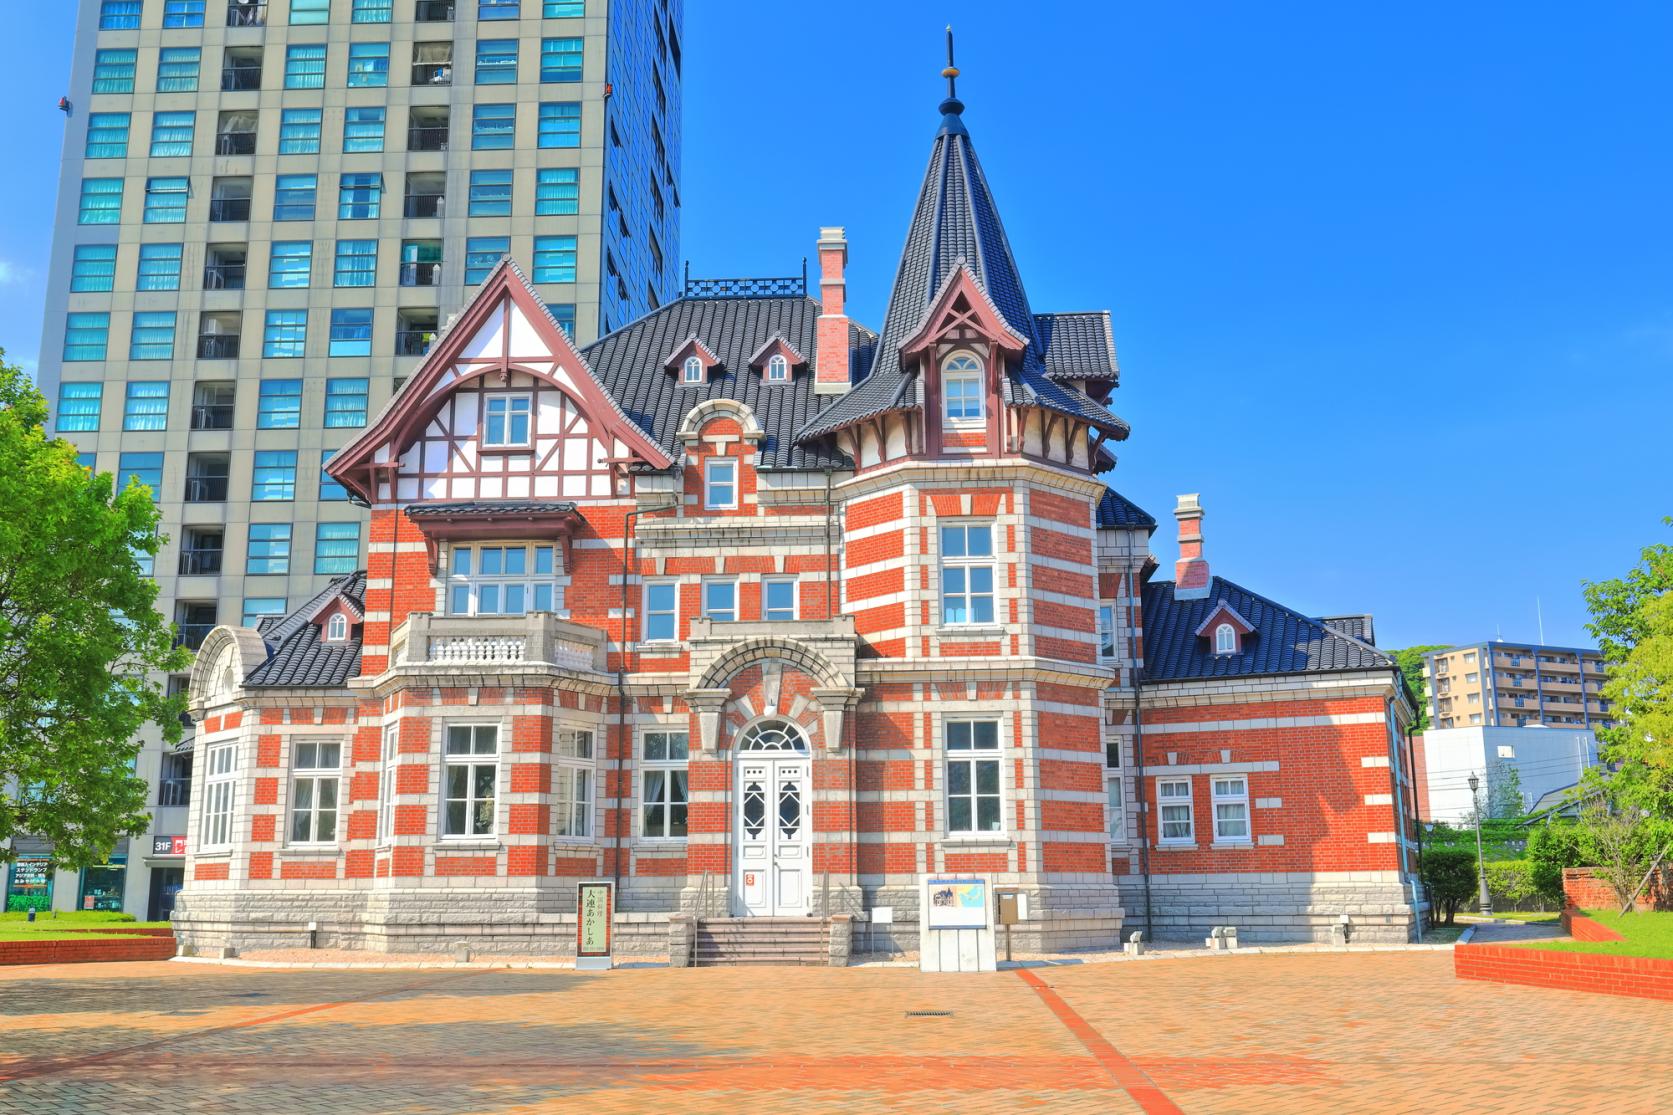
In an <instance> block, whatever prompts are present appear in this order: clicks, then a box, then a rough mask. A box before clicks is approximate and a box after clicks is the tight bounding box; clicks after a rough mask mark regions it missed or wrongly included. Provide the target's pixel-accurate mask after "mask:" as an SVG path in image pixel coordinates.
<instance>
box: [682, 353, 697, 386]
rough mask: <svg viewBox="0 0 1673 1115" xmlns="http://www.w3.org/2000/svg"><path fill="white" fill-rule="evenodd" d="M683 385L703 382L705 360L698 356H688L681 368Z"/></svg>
mask: <svg viewBox="0 0 1673 1115" xmlns="http://www.w3.org/2000/svg"><path fill="white" fill-rule="evenodd" d="M680 382H681V383H702V382H703V360H702V358H701V357H698V356H688V357H686V358H685V364H684V365H683V366H682V367H681V368H680Z"/></svg>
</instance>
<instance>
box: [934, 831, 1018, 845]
mask: <svg viewBox="0 0 1673 1115" xmlns="http://www.w3.org/2000/svg"><path fill="white" fill-rule="evenodd" d="M941 843H943V844H957V845H959V846H960V847H971V846H980V845H988V846H991V847H995V848H1012V847H1015V846H1016V840H1015V839H1014V838H1013V837H1012V836H1011V835H1010V834H1009V833H1003V832H949V833H943V834H942V837H941Z"/></svg>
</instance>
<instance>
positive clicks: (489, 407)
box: [482, 392, 534, 449]
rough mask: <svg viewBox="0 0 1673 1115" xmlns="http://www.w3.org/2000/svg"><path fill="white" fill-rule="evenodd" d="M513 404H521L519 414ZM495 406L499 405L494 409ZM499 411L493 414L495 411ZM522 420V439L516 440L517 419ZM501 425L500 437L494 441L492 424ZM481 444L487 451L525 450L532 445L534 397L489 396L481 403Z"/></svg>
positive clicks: (527, 395) (515, 395)
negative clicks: (497, 422)
mask: <svg viewBox="0 0 1673 1115" xmlns="http://www.w3.org/2000/svg"><path fill="white" fill-rule="evenodd" d="M513 403H522V404H523V405H522V408H521V411H522V413H521V414H519V413H518V411H517V408H514V407H513V406H512V404H513ZM495 404H499V406H498V407H497V408H496V406H495ZM496 409H498V410H499V411H500V413H499V414H497V415H496V414H495V413H494V412H495V410H496ZM519 417H521V418H522V419H523V438H522V440H521V441H519V440H516V438H515V436H514V433H515V429H514V428H515V425H516V420H517V418H519ZM496 419H498V421H499V422H500V423H501V424H502V425H501V427H500V437H499V439H497V440H496V439H495V438H494V436H493V434H492V431H493V428H494V422H495V420H496ZM482 444H483V446H484V447H485V448H488V449H526V448H528V447H529V446H531V445H533V444H534V397H533V396H532V395H530V394H528V393H527V392H524V393H522V394H516V393H511V394H497V395H489V396H488V397H487V398H486V399H485V400H483V403H482Z"/></svg>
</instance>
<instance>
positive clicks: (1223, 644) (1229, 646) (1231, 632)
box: [1214, 623, 1237, 654]
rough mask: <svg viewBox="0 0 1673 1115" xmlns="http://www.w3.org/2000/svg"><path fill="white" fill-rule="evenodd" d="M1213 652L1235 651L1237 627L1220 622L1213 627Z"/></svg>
mask: <svg viewBox="0 0 1673 1115" xmlns="http://www.w3.org/2000/svg"><path fill="white" fill-rule="evenodd" d="M1214 653H1215V654H1236V653H1237V628H1235V627H1233V626H1232V625H1231V624H1229V623H1222V624H1221V625H1220V626H1218V627H1216V628H1215V629H1214Z"/></svg>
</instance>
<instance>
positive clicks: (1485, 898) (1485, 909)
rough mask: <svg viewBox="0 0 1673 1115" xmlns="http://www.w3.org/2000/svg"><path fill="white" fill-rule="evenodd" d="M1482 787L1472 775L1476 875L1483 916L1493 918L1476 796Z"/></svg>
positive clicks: (1471, 795) (1471, 801)
mask: <svg viewBox="0 0 1673 1115" xmlns="http://www.w3.org/2000/svg"><path fill="white" fill-rule="evenodd" d="M1480 787H1481V779H1479V778H1477V777H1476V776H1475V775H1473V774H1472V775H1470V804H1471V805H1473V806H1475V863H1476V874H1477V875H1478V876H1479V877H1480V879H1481V916H1482V917H1484V918H1490V917H1492V916H1493V896H1492V895H1490V894H1488V893H1487V859H1486V857H1485V856H1483V855H1482V851H1481V799H1480V798H1478V797H1477V796H1476V790H1478V789H1479V788H1480Z"/></svg>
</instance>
